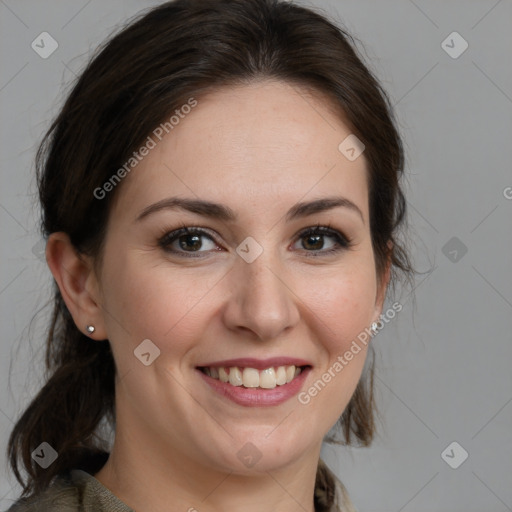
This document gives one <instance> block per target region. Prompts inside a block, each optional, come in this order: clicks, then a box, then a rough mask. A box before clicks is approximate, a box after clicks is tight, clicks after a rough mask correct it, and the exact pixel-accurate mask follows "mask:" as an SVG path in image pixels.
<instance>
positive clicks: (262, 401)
mask: <svg viewBox="0 0 512 512" xmlns="http://www.w3.org/2000/svg"><path fill="white" fill-rule="evenodd" d="M310 370H311V367H310V366H308V367H307V368H305V369H304V370H302V371H301V372H300V375H298V376H297V377H295V378H294V379H293V380H292V381H291V382H288V384H283V385H282V386H276V387H275V388H273V389H262V388H245V387H244V386H232V385H231V384H229V383H227V382H221V381H220V380H218V379H214V378H212V377H209V376H208V375H206V374H205V373H203V372H202V371H201V370H198V369H197V368H196V371H197V372H199V375H201V377H202V378H203V380H204V381H205V382H206V383H207V384H208V385H209V386H210V387H211V388H212V389H213V390H214V391H216V392H217V393H218V394H219V395H222V396H224V397H226V398H229V399H230V400H231V401H233V402H235V403H236V404H238V405H243V406H245V407H267V406H271V405H279V404H282V403H283V402H286V400H289V399H290V398H292V397H293V396H295V395H296V394H297V393H298V392H299V391H300V390H301V388H302V385H303V384H304V381H305V380H306V377H307V376H308V373H309V371H310Z"/></svg>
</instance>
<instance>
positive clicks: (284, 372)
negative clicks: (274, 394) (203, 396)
mask: <svg viewBox="0 0 512 512" xmlns="http://www.w3.org/2000/svg"><path fill="white" fill-rule="evenodd" d="M202 370H203V372H204V373H205V374H206V375H208V376H210V377H212V378H214V379H218V380H220V381H221V382H228V383H229V384H231V385H232V386H244V387H246V388H258V387H259V388H263V389H273V388H275V387H276V386H283V385H284V384H288V382H291V381H292V380H293V379H294V378H295V377H297V376H298V375H300V373H301V371H302V369H301V368H300V367H295V366H294V365H290V366H277V367H276V368H272V367H271V368H266V369H265V370H261V371H259V370H257V369H256V368H239V367H237V366H233V367H231V368H224V367H219V368H215V367H208V368H203V369H202Z"/></svg>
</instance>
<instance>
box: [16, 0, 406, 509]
mask: <svg viewBox="0 0 512 512" xmlns="http://www.w3.org/2000/svg"><path fill="white" fill-rule="evenodd" d="M265 78H271V79H278V80H282V81H287V82H289V83H294V84H297V85H302V86H306V87H308V88H310V89H312V90H314V91H317V92H319V93H322V94H324V95H325V96H326V97H328V98H329V99H330V100H331V101H332V104H333V105H335V106H337V107H338V108H339V109H341V110H340V111H342V112H343V113H344V114H345V116H346V119H347V120H348V121H349V123H350V124H351V129H352V131H353V133H355V134H356V135H357V137H358V138H359V139H361V141H363V143H364V144H365V147H366V148H365V153H364V156H365V158H366V159H367V162H368V169H369V176H368V183H369V197H370V230H371V236H372V244H373V249H374V253H375V264H376V269H377V273H378V275H379V276H381V275H382V273H383V272H384V269H385V267H386V262H387V261H389V259H391V263H392V282H394V281H395V278H396V277H398V275H399V274H400V275H407V274H409V273H411V272H412V267H411V265H410V262H409V259H408V256H407V253H406V251H405V250H404V248H403V246H402V245H401V244H400V243H399V241H398V240H397V233H398V228H399V227H400V226H401V224H403V222H404V220H405V211H406V205H405V200H404V196H403V193H402V190H401V187H400V184H399V180H400V177H401V174H402V173H403V166H404V155H403V148H402V142H401V140H400V136H399V134H398V130H397V129H396V125H395V121H394V118H393V114H392V108H391V104H390V102H389V99H388V97H387V96H386V93H385V92H384V90H383V89H382V88H381V86H380V84H379V83H378V81H377V80H376V78H375V77H374V76H373V74H372V73H371V72H370V71H369V69H368V68H367V67H366V66H365V65H364V64H363V62H362V59H361V58H360V57H358V55H357V50H356V47H355V44H354V39H353V38H352V37H351V36H350V35H349V34H348V33H346V32H345V31H344V30H343V29H340V28H338V27H336V26H335V25H334V24H333V23H331V22H330V21H328V20H327V19H326V18H325V17H324V16H323V15H321V14H319V13H316V12H314V11H313V10H311V9H306V8H303V7H299V6H297V5H294V4H292V3H289V2H279V1H277V0H176V1H173V2H166V3H164V4H162V5H160V6H158V7H156V8H153V9H151V10H150V11H149V12H146V13H143V14H142V15H140V16H139V17H137V19H135V20H133V21H131V22H130V23H129V24H128V26H126V27H124V28H123V29H122V30H120V31H119V32H118V33H117V34H116V35H115V36H113V37H112V38H111V39H109V40H108V41H107V42H105V43H104V44H103V46H102V47H100V48H99V50H98V52H97V54H96V55H95V56H94V58H92V59H91V61H90V62H89V63H88V65H87V67H86V69H85V70H84V71H83V72H82V73H81V75H80V76H79V77H78V79H77V81H76V83H75V85H74V87H73V89H72V90H71V92H70V94H69V96H68V97H67V99H66V101H65V104H64V106H63V107H62V109H61V111H60V113H59V115H58V116H57V118H56V119H55V120H54V122H53V123H52V125H51V127H50V128H49V130H48V132H47V133H46V135H45V137H44V139H43V141H42V142H41V145H40V147H39V150H38V152H37V156H36V169H37V177H38V186H39V197H40V201H41V205H42V221H41V228H42V232H43V235H44V236H45V237H48V235H49V234H50V233H53V232H57V231H64V232H65V233H67V234H68V235H69V237H70V239H71V242H72V243H73V245H74V246H75V247H76V248H77V250H78V251H79V252H81V253H84V254H89V255H92V256H94V257H95V261H96V262H99V261H100V260H101V253H102V243H103V240H104V237H105V230H106V224H107V219H108V215H109V207H110V205H111V204H112V200H113V197H114V196H115V193H116V191H113V192H111V193H110V194H107V195H106V197H105V198H104V199H101V200H99V199H97V197H95V195H94V191H95V190H96V189H97V188H98V187H101V186H102V185H103V184H104V183H105V182H106V181H108V180H109V178H111V177H112V174H113V171H115V170H116V169H118V168H120V167H121V166H122V165H123V163H124V162H126V161H127V159H128V158H129V157H130V155H131V154H132V153H133V151H136V150H137V149H138V148H139V147H140V146H141V144H142V143H143V141H144V140H145V139H146V138H147V136H148V134H150V133H151V132H152V130H154V129H155V127H156V126H158V125H159V124H160V123H162V122H164V121H166V120H167V119H168V118H169V115H170V113H172V112H173V111H174V110H175V109H176V108H179V107H180V106H181V105H183V104H185V103H186V102H187V100H188V99H189V98H190V97H198V96H199V95H200V94H202V93H205V94H206V93H207V92H208V91H211V90H215V89H217V88H220V87H223V86H227V85H240V84H247V83H249V82H251V81H253V80H257V79H265ZM340 142H341V141H340ZM117 188H119V187H117ZM388 242H392V243H393V245H392V248H391V249H390V247H389V246H388ZM54 286H55V291H54V310H53V317H52V320H51V325H50V329H49V333H48V337H47V347H46V361H45V363H46V371H47V375H46V379H47V380H46V383H45V385H44V386H43V388H42V389H41V390H40V391H39V393H38V394H37V396H36V397H35V398H34V399H33V400H32V402H31V403H30V405H29V406H28V408H27V409H26V410H25V411H24V413H23V414H22V415H21V417H20V418H19V420H18V421H17V423H16V425H15V426H14V429H13V431H12V433H11V435H10V438H9V443H8V448H7V452H8V457H9V462H10V465H11V467H12V470H13V472H14V474H15V475H16V478H17V479H18V481H19V482H20V483H21V485H22V486H23V493H22V496H29V495H34V494H37V493H39V492H41V491H43V490H44V489H45V488H47V487H48V485H49V484H50V483H51V480H52V479H53V477H54V476H56V475H57V474H59V473H61V472H64V471H66V470H69V469H83V470H85V471H87V472H89V473H92V474H94V473H96V472H97V471H99V470H100V469H101V467H102V466H103V464H104V463H105V462H106V459H107V458H108V452H107V449H106V447H107V445H106V442H105V440H104V439H103V438H102V436H101V435H100V429H99V427H100V426H101V424H102V420H106V421H107V425H110V426H111V427H114V426H115V409H114V408H115V403H114V397H115V396H114V391H115V385H114V379H115V371H116V368H115V363H114V359H113V356H112V352H111V349H110V344H109V342H108V341H107V340H106V341H103V342H91V340H90V339H89V338H88V337H87V336H85V335H84V334H83V333H82V332H81V331H80V330H79V329H78V328H77V327H76V325H75V324H74V322H73V319H72V317H71V315H70V313H69V311H68V310H67V308H66V305H65V303H64V301H63V299H62V296H61V294H60V291H59V289H58V287H57V286H56V284H55V283H54ZM372 356H373V354H372ZM374 408H375V404H374V396H373V358H372V364H371V366H370V368H369V371H368V372H367V373H365V375H363V377H362V378H361V379H360V381H359V383H358V386H357V388H356V390H355V392H354V394H353V396H352V398H351V400H350V402H349V404H348V405H347V407H346V409H345V411H344V412H343V414H342V416H341V418H340V420H339V424H340V425H341V427H342V432H343V435H344V443H346V444H351V443H352V442H353V441H354V439H353V437H354V436H355V438H356V440H357V441H358V442H359V443H360V444H362V445H365V446H366V445H369V444H370V442H371V440H372V437H373V433H374V412H375V410H374ZM42 441H46V442H48V443H49V444H50V445H51V446H52V447H53V448H54V449H55V450H56V451H57V452H58V458H57V459H56V460H55V462H54V463H53V464H51V465H50V466H49V467H48V468H47V469H42V468H41V467H39V465H37V464H35V463H34V461H33V460H32V458H31V453H32V451H33V450H34V449H35V448H36V447H37V446H38V445H39V444H40V443H41V442H42ZM331 441H334V440H330V442H331ZM344 443H343V442H342V444H344ZM18 459H20V460H21V462H22V464H23V466H24V468H25V470H26V472H27V473H28V477H27V480H26V482H25V481H24V479H23V478H22V476H21V474H20V471H19V468H18ZM340 486H341V483H340V482H338V483H337V482H336V478H335V476H334V475H333V474H332V473H331V471H330V470H329V469H328V468H327V466H326V465H325V464H324V463H323V461H321V460H320V461H319V466H318V471H317V480H316V486H315V507H316V510H317V511H328V510H348V509H349V508H350V505H349V500H348V499H347V501H346V502H345V505H343V504H342V503H341V502H340V503H338V504H337V497H338V498H339V499H342V498H344V497H345V496H341V497H339V496H338V495H339V494H340V493H339V492H336V488H337V487H338V489H341V493H342V494H344V488H343V486H341V487H340Z"/></svg>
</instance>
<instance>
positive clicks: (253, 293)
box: [224, 251, 300, 341]
mask: <svg viewBox="0 0 512 512" xmlns="http://www.w3.org/2000/svg"><path fill="white" fill-rule="evenodd" d="M235 265H236V267H235V268H233V269H232V270H231V272H230V273H229V283H228V285H229V288H230V291H231V294H230V298H229V302H228V304H227V306H226V308H225V311H224V322H225V324H226V326H227V327H228V328H229V329H231V330H243V331H251V332H252V333H253V335H255V336H256V337H258V338H259V339H260V340H262V341H266V340H270V339H276V338H277V337H278V336H279V335H280V334H281V333H282V332H283V331H285V330H287V329H288V330H289V329H291V328H292V327H293V326H294V325H296V324H297V323H298V322H299V319H300V311H299V307H298V297H297V296H296V295H295V294H294V292H293V283H292V279H291V277H290V275H289V274H288V273H287V272H285V270H284V268H283V267H282V266H281V265H279V264H278V263H277V262H276V260H275V259H272V258H270V257H268V256H267V253H266V251H264V252H263V253H262V254H261V255H260V256H259V257H258V258H256V260H254V261H253V262H252V263H247V262H246V261H244V260H243V259H242V258H240V260H239V261H237V262H236V264H235ZM245 335H247V333H245Z"/></svg>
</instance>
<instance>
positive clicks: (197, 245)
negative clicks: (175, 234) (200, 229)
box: [180, 235, 201, 250]
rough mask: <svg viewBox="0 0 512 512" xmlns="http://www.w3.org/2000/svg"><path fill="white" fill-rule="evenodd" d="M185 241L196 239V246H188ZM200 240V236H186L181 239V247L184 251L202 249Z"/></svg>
mask: <svg viewBox="0 0 512 512" xmlns="http://www.w3.org/2000/svg"><path fill="white" fill-rule="evenodd" d="M183 239H186V240H191V239H194V242H195V246H190V245H187V244H186V242H184V241H183ZM200 239H201V237H200V236H198V235H184V236H183V237H181V240H180V247H181V248H182V249H187V248H192V249H194V250H196V249H200V248H201V240H200ZM194 242H193V243H194Z"/></svg>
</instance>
